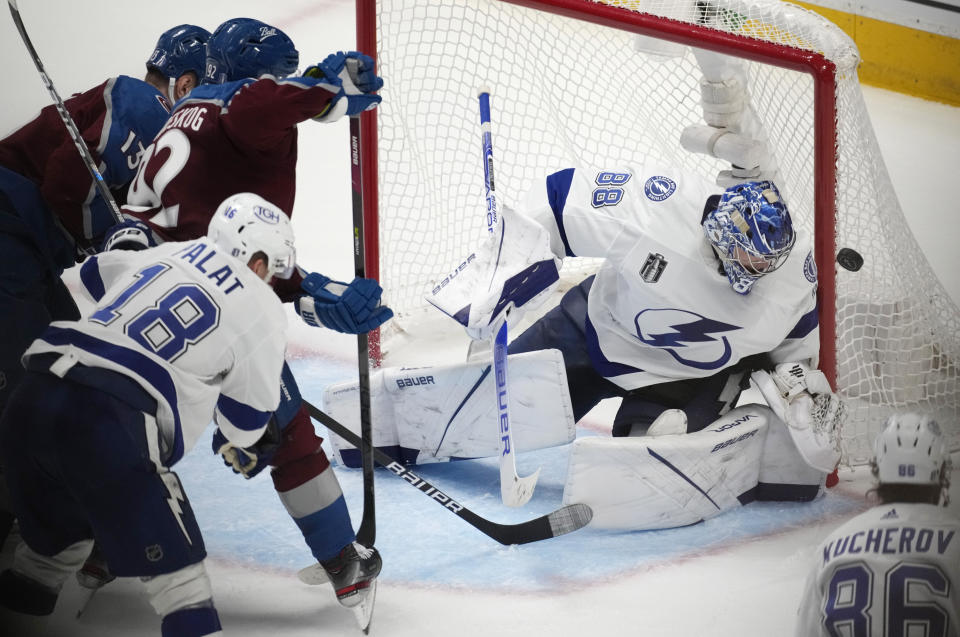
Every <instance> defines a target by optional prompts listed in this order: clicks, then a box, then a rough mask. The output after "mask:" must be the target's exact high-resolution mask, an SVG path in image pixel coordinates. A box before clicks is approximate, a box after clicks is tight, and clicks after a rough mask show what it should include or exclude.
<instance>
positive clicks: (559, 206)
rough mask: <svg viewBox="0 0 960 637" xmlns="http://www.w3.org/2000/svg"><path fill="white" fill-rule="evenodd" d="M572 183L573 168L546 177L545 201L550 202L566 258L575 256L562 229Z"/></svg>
mask: <svg viewBox="0 0 960 637" xmlns="http://www.w3.org/2000/svg"><path fill="white" fill-rule="evenodd" d="M572 183H573V168H567V169H566V170H561V171H559V172H555V173H553V174H552V175H550V176H549V177H547V199H548V200H549V201H550V209H551V210H553V217H554V219H556V220H557V228H558V229H559V230H560V239H561V240H562V241H563V250H564V252H565V253H566V255H567V256H568V257H575V256H577V255H575V254H574V253H573V250H571V249H570V243H569V242H568V241H567V231H566V229H565V228H564V227H563V208H564V206H566V205H567V195H569V194H570V184H572Z"/></svg>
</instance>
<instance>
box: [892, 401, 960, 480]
mask: <svg viewBox="0 0 960 637" xmlns="http://www.w3.org/2000/svg"><path fill="white" fill-rule="evenodd" d="M874 447H875V449H874V451H875V459H874V462H873V472H874V475H875V476H876V477H877V480H879V482H880V484H912V485H920V486H935V485H940V486H941V487H946V486H947V485H946V483H945V481H946V480H947V476H948V473H949V466H948V464H947V463H949V460H950V452H949V451H948V450H947V446H946V443H945V442H944V439H943V433H942V432H941V430H940V426H939V425H938V424H937V421H935V420H933V419H932V418H931V417H930V416H927V415H920V414H915V413H906V414H893V415H892V416H890V417H889V418H888V419H887V422H886V424H885V425H884V428H883V432H881V434H880V435H879V436H877V440H876V442H875V443H874Z"/></svg>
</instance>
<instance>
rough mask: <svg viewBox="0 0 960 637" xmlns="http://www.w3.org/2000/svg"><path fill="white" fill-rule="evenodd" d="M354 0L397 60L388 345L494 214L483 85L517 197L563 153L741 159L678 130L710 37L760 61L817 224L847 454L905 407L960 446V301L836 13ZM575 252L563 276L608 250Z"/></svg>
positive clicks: (389, 160)
mask: <svg viewBox="0 0 960 637" xmlns="http://www.w3.org/2000/svg"><path fill="white" fill-rule="evenodd" d="M357 1H358V13H357V15H358V35H359V45H360V47H361V49H362V50H365V51H368V52H371V51H374V50H375V51H376V55H377V58H378V65H379V69H380V74H381V75H382V76H383V77H384V78H387V82H386V85H385V87H384V89H383V91H382V95H383V98H384V99H383V103H382V104H381V106H380V107H379V108H378V109H377V111H376V112H375V118H374V117H371V118H369V119H367V120H366V122H365V126H366V128H365V130H366V131H367V133H368V134H367V140H368V141H369V142H370V144H369V145H365V149H366V152H367V157H376V158H377V160H376V162H375V165H374V167H373V169H372V170H371V171H370V172H368V173H367V174H366V176H365V182H366V184H365V185H366V189H367V190H366V192H367V194H368V196H367V200H368V202H370V203H372V204H373V205H372V206H371V205H368V208H373V209H374V210H373V213H374V215H376V214H377V211H376V209H378V217H379V218H378V219H373V218H370V219H368V222H367V226H368V236H367V251H368V259H369V260H370V261H369V264H368V272H374V273H376V272H378V271H379V277H380V280H381V282H382V284H383V287H384V289H385V291H386V292H385V294H386V298H387V303H388V304H389V305H390V306H391V307H392V308H393V309H394V311H395V312H396V319H395V320H394V321H392V322H391V327H390V328H389V329H388V330H386V331H385V332H384V334H383V335H382V336H383V341H382V345H383V348H384V351H389V349H390V346H391V345H390V343H391V339H393V338H396V337H397V335H399V334H406V335H410V334H414V335H416V334H417V330H418V328H419V329H421V330H422V326H424V325H429V326H430V327H429V329H430V330H431V332H426V334H430V333H433V332H432V330H435V329H438V328H437V327H436V325H437V312H436V311H435V310H430V309H428V306H427V304H426V303H425V301H424V295H425V294H426V293H428V292H429V291H430V290H431V289H432V287H433V286H434V285H435V283H436V282H437V281H438V280H439V279H440V278H442V277H443V276H444V275H445V274H446V273H448V272H450V269H451V268H452V267H454V266H455V265H456V264H457V263H458V261H459V260H460V259H461V258H463V257H464V256H465V255H467V254H469V253H470V252H471V251H472V250H473V249H475V248H476V246H477V245H478V244H479V242H480V241H481V240H482V238H483V236H484V233H485V232H486V221H485V218H484V214H483V211H484V206H485V200H484V190H483V181H482V163H481V155H480V133H479V115H478V107H477V99H476V95H477V89H478V88H479V87H481V86H487V87H489V88H490V89H491V93H492V98H491V103H492V110H493V118H492V119H493V145H494V157H495V164H496V169H495V170H496V188H497V192H498V195H499V197H500V198H501V200H502V201H503V202H505V203H507V204H511V203H515V202H517V201H518V200H519V199H520V198H521V196H522V193H524V192H525V190H526V189H527V188H529V187H530V186H531V185H532V184H534V183H536V182H538V181H540V180H542V179H543V178H544V177H545V176H546V175H547V174H549V173H550V172H553V171H556V170H559V169H562V168H568V167H597V166H609V165H617V164H624V163H635V162H639V161H642V160H643V159H644V158H645V157H647V156H652V157H656V158H658V159H661V160H666V161H669V162H672V163H673V164H675V165H677V166H679V167H681V168H682V169H685V170H689V171H693V172H697V173H700V174H702V175H704V176H706V177H707V178H709V179H714V178H715V177H716V175H717V174H718V172H719V171H720V170H723V169H728V168H729V165H725V164H724V162H722V161H720V160H717V159H714V158H712V157H709V156H706V155H701V154H693V153H690V152H687V151H685V150H683V149H682V148H681V146H680V144H679V139H680V134H681V131H682V130H683V129H684V127H686V126H689V125H691V124H702V123H703V121H702V112H701V108H700V102H699V100H700V92H699V81H700V78H701V75H702V73H701V71H700V68H699V67H698V64H697V61H696V60H695V58H694V56H693V54H692V51H691V46H697V47H699V48H702V49H709V50H712V51H717V52H721V53H724V54H728V55H731V56H735V57H738V58H743V59H744V60H745V61H746V63H747V65H748V77H749V94H750V98H751V106H752V110H753V113H754V115H755V117H757V118H758V120H759V124H760V126H761V127H762V131H763V133H764V134H765V135H766V136H767V140H766V141H767V144H768V147H769V149H770V151H771V153H772V155H773V158H774V160H775V161H776V164H777V166H778V168H779V178H778V184H779V186H780V188H781V190H782V192H783V194H784V197H785V199H786V200H787V202H788V203H789V206H790V210H791V213H792V215H793V217H794V220H795V224H797V225H799V227H801V228H802V229H803V230H804V231H806V232H812V233H814V235H815V242H816V246H817V247H816V252H815V257H816V261H817V265H818V268H819V277H820V291H819V302H820V309H821V316H820V320H821V338H822V344H821V361H820V362H821V368H822V369H823V370H824V371H825V373H826V374H827V375H828V377H830V378H831V380H832V381H833V382H834V383H835V386H836V388H837V389H838V391H840V392H841V393H842V395H843V396H844V397H845V398H846V400H847V401H848V406H849V410H848V417H847V422H846V424H845V426H844V435H843V452H844V462H846V463H848V464H862V463H865V462H866V461H868V460H869V458H870V456H871V455H872V441H873V438H874V436H875V434H876V433H877V431H878V430H879V429H880V428H881V426H882V423H883V422H884V420H885V418H886V416H887V415H888V414H889V413H890V412H891V411H893V410H904V409H916V410H924V411H928V412H932V413H934V414H935V415H936V416H937V417H938V419H939V421H940V422H941V424H942V425H943V426H944V428H945V429H946V430H947V432H948V435H949V436H950V439H951V446H952V448H954V449H956V448H957V447H958V446H960V432H958V421H960V414H958V402H960V372H958V364H960V337H958V334H960V319H958V309H957V306H956V305H955V304H954V303H953V302H952V301H951V299H950V298H949V296H948V295H947V293H946V291H945V290H944V288H943V287H942V285H941V284H940V283H939V282H938V280H937V277H936V276H935V274H934V273H933V272H932V270H931V268H930V266H929V265H928V264H927V262H926V261H925V259H924V258H923V255H922V252H921V250H920V248H919V247H918V245H917V244H916V241H915V240H914V238H913V236H912V234H911V232H910V230H909V228H908V226H907V223H906V220H905V218H904V215H903V213H902V211H901V209H900V206H899V203H898V201H897V198H896V196H895V193H894V191H893V186H892V184H891V182H890V179H889V177H888V175H887V173H886V168H885V166H884V164H883V160H882V157H881V155H880V151H879V147H878V145H877V142H876V138H875V136H874V133H873V130H872V127H871V124H870V120H869V117H868V114H867V111H866V107H865V104H864V101H863V97H862V94H861V91H860V86H859V82H858V78H857V66H858V64H859V54H858V51H857V49H856V47H855V45H854V44H853V42H852V41H851V40H850V39H849V38H848V37H847V36H846V35H845V34H844V33H843V32H842V31H841V30H840V29H839V28H837V27H836V26H835V25H833V24H832V23H830V22H829V21H827V20H826V19H824V18H822V17H820V16H819V15H817V14H815V13H813V12H810V11H807V10H805V9H803V8H800V7H797V6H794V5H790V4H787V3H782V2H779V1H777V0H619V1H618V0H610V1H608V2H592V1H589V0H541V1H530V0H511V1H510V2H505V1H497V0H404V1H403V2H395V1H389V0H381V1H380V2H376V1H375V0H357ZM377 244H379V250H377ZM371 247H372V248H373V249H371ZM844 247H850V248H854V249H855V250H856V251H857V252H859V253H860V254H861V255H862V256H863V258H864V261H865V263H864V265H863V267H862V268H861V269H860V270H859V271H856V272H852V271H848V270H845V269H843V268H839V267H836V263H835V260H834V258H835V255H836V252H837V250H839V249H841V248H844ZM378 255H379V256H378ZM377 258H379V261H377ZM575 261H577V260H576V259H567V260H566V262H565V265H564V272H563V275H564V279H565V280H566V281H570V282H577V281H579V280H580V279H582V278H583V276H584V275H585V274H586V273H588V272H590V271H591V269H594V268H595V267H596V265H597V264H596V263H590V262H587V263H575ZM440 322H441V323H442V319H441V321H440ZM450 323H452V322H450ZM420 334H424V332H422V331H421V332H420Z"/></svg>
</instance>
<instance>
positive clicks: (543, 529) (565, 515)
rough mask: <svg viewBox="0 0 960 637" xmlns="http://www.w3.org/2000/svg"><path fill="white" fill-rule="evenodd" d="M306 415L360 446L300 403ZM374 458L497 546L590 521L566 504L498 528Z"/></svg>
mask: <svg viewBox="0 0 960 637" xmlns="http://www.w3.org/2000/svg"><path fill="white" fill-rule="evenodd" d="M303 404H304V406H306V408H307V411H308V412H309V413H310V416H312V417H313V418H314V419H316V420H317V421H319V422H320V423H322V424H323V425H326V427H327V428H328V429H329V430H330V431H332V432H333V433H335V434H337V435H338V436H340V437H341V438H343V439H344V440H346V441H347V442H349V443H350V444H351V445H353V446H354V447H358V448H359V446H360V443H361V440H360V436H358V435H357V434H355V433H353V432H352V431H350V430H349V429H347V427H345V426H344V425H342V424H340V423H339V422H337V421H336V420H334V419H333V418H332V417H331V416H329V415H328V414H326V413H324V412H322V411H320V410H319V409H317V408H316V407H314V406H313V405H311V404H310V403H309V402H307V401H306V400H304V401H303ZM373 457H374V459H376V461H377V463H378V464H379V465H380V466H382V467H385V468H387V469H388V470H389V471H390V472H391V473H393V474H394V475H396V476H397V477H398V478H400V479H401V480H403V481H404V482H406V483H407V484H409V485H410V486H412V487H414V488H415V489H417V490H418V491H420V492H422V493H423V494H424V495H426V496H427V497H429V498H430V499H431V500H433V501H434V502H436V503H437V504H439V505H440V506H442V507H443V508H445V509H447V510H448V511H450V512H451V513H454V514H455V515H457V516H458V517H460V518H461V519H463V520H466V522H467V523H468V524H470V525H471V526H472V527H473V528H475V529H477V530H478V531H480V532H481V533H483V534H484V535H486V536H488V537H490V538H493V539H494V540H496V541H497V542H499V543H500V544H506V545H509V544H528V543H530V542H538V541H540V540H546V539H549V538H552V537H556V536H558V535H564V534H565V533H571V532H573V531H576V530H577V529H580V528H583V527H584V526H586V525H587V524H588V523H589V522H590V519H591V518H593V510H592V509H591V508H590V507H589V506H587V505H586V504H568V505H566V506H563V507H560V508H559V509H557V510H556V511H554V512H552V513H548V514H547V515H542V516H540V517H538V518H536V519H534V520H527V521H526V522H520V523H518V524H499V523H497V522H492V521H490V520H487V519H486V518H482V517H480V516H479V515H477V514H476V513H474V512H473V511H471V510H470V509H468V508H466V507H465V506H463V505H462V504H460V503H459V502H457V501H456V500H454V499H453V498H451V497H450V496H449V495H447V494H446V493H444V492H443V491H441V490H440V489H438V488H436V487H435V486H433V485H432V484H430V483H429V482H427V481H426V480H424V479H423V478H421V477H420V476H418V475H417V474H415V473H413V472H412V471H410V470H409V469H407V468H406V467H405V466H403V465H402V464H400V463H399V462H397V461H395V460H394V459H393V458H391V457H390V456H388V455H387V454H386V453H384V452H383V451H381V450H380V449H378V448H377V447H373Z"/></svg>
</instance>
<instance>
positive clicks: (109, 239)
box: [99, 219, 157, 252]
mask: <svg viewBox="0 0 960 637" xmlns="http://www.w3.org/2000/svg"><path fill="white" fill-rule="evenodd" d="M156 245H157V240H156V239H155V238H154V236H153V232H151V231H150V228H149V226H147V224H145V223H143V222H142V221H137V220H135V219H127V220H126V221H123V222H122V223H118V224H116V225H115V226H112V227H110V228H108V229H107V231H106V233H105V234H104V239H103V243H101V244H100V249H99V252H106V251H107V250H145V249H146V248H153V247H156Z"/></svg>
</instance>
